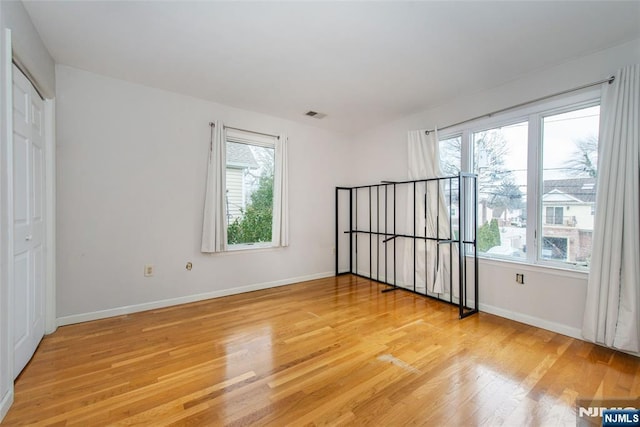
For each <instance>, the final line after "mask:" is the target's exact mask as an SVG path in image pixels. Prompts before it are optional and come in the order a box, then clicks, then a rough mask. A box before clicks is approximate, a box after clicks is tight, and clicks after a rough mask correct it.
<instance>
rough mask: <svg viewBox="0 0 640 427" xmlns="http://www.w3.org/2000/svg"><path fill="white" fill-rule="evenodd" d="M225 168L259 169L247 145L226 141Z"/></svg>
mask: <svg viewBox="0 0 640 427" xmlns="http://www.w3.org/2000/svg"><path fill="white" fill-rule="evenodd" d="M227 166H236V167H243V168H250V169H257V168H258V167H259V165H258V162H257V161H256V158H255V157H254V156H253V153H252V152H251V148H250V147H249V146H248V145H247V144H239V143H237V142H229V141H227Z"/></svg>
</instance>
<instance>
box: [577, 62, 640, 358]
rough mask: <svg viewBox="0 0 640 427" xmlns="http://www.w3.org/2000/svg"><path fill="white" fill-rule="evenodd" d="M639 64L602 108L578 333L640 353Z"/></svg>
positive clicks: (612, 88) (622, 75) (621, 74)
mask: <svg viewBox="0 0 640 427" xmlns="http://www.w3.org/2000/svg"><path fill="white" fill-rule="evenodd" d="M639 121H640V64H636V65H633V66H629V67H626V68H623V69H621V70H619V71H618V72H617V73H616V75H615V81H614V82H613V83H612V84H610V85H607V86H606V87H605V88H604V93H603V96H602V103H601V109H600V139H599V144H598V146H599V149H598V183H597V189H598V192H597V198H596V211H595V227H594V232H593V250H592V257H591V271H590V274H589V285H588V289H587V302H586V306H585V313H584V322H583V327H582V334H583V336H584V338H585V339H587V340H589V341H593V342H596V343H599V344H603V345H606V346H608V347H613V348H617V349H620V350H626V351H631V352H639V351H640V328H639V325H640V312H639V311H638V308H639V306H640V292H639V290H640V214H639V210H640V186H639V180H640V150H639V148H638V147H639V145H640V143H639V138H640V125H639Z"/></svg>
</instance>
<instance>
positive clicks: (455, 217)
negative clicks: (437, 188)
mask: <svg viewBox="0 0 640 427" xmlns="http://www.w3.org/2000/svg"><path fill="white" fill-rule="evenodd" d="M438 144H439V145H438V151H439V154H440V171H441V172H442V175H443V176H454V175H458V174H459V173H460V163H461V162H460V159H461V152H462V151H461V150H462V136H461V135H458V136H455V137H453V138H448V139H443V140H440V141H438ZM442 187H443V197H444V201H445V204H446V205H447V212H448V213H449V217H450V218H451V232H452V233H453V236H452V237H453V238H456V239H457V238H458V222H459V214H460V212H459V211H460V198H459V194H458V193H459V190H458V180H457V179H456V180H451V181H449V180H447V181H444V183H443V186H442Z"/></svg>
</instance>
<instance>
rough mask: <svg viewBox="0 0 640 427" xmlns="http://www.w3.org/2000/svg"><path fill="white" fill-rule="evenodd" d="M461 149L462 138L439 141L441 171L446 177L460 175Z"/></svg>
mask: <svg viewBox="0 0 640 427" xmlns="http://www.w3.org/2000/svg"><path fill="white" fill-rule="evenodd" d="M461 148H462V136H456V137H453V138H449V139H443V140H441V141H439V145H438V149H439V151H440V170H441V171H442V173H443V174H444V176H452V175H458V173H460V153H461Z"/></svg>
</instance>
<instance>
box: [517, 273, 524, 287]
mask: <svg viewBox="0 0 640 427" xmlns="http://www.w3.org/2000/svg"><path fill="white" fill-rule="evenodd" d="M516 282H517V283H520V284H521V285H524V274H519V273H516Z"/></svg>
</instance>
